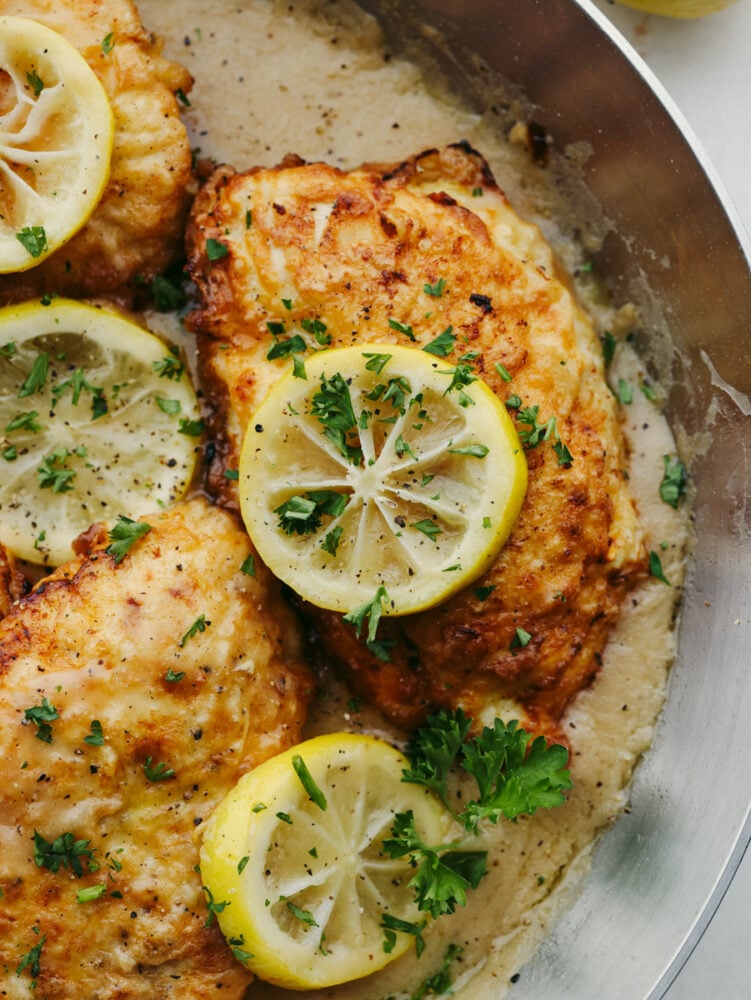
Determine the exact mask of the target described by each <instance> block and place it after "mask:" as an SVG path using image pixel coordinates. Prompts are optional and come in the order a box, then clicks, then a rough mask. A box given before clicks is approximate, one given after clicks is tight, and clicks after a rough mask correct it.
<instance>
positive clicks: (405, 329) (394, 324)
mask: <svg viewBox="0 0 751 1000" xmlns="http://www.w3.org/2000/svg"><path fill="white" fill-rule="evenodd" d="M389 326H390V327H391V329H392V330H396V331H397V333H403V334H404V336H405V337H408V338H409V339H410V340H416V339H417V338H416V337H415V334H414V331H413V329H412V327H411V326H409V325H408V324H405V323H399V322H398V320H395V319H390V320H389Z"/></svg>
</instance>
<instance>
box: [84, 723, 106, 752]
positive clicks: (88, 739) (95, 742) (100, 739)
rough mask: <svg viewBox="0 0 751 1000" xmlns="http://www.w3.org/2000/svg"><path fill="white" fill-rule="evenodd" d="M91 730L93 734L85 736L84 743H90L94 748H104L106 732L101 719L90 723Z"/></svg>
mask: <svg viewBox="0 0 751 1000" xmlns="http://www.w3.org/2000/svg"><path fill="white" fill-rule="evenodd" d="M89 729H90V730H91V733H90V734H89V735H88V736H84V738H83V741H84V743H88V744H89V746H92V747H103V746H104V731H103V729H102V723H101V722H100V721H99V719H92V720H91V722H90V723H89Z"/></svg>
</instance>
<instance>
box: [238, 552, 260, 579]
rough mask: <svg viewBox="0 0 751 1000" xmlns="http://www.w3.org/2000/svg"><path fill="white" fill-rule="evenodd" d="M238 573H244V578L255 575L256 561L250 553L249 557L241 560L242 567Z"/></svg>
mask: <svg viewBox="0 0 751 1000" xmlns="http://www.w3.org/2000/svg"><path fill="white" fill-rule="evenodd" d="M240 572H241V573H244V574H245V575H246V576H255V575H256V561H255V558H254V556H253V553H252V552H251V553H250V555H248V556H246V557H245V559H243V562H242V565H241V566H240Z"/></svg>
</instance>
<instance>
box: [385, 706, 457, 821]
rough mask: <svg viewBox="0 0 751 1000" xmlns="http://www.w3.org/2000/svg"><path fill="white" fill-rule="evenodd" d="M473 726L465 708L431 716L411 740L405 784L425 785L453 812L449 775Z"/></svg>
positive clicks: (409, 742) (407, 753) (404, 776)
mask: <svg viewBox="0 0 751 1000" xmlns="http://www.w3.org/2000/svg"><path fill="white" fill-rule="evenodd" d="M471 724H472V721H471V719H468V718H467V716H466V715H465V714H464V712H463V711H462V709H461V708H457V709H456V711H454V712H447V711H441V712H438V714H436V715H429V716H428V718H427V720H426V722H425V724H424V725H423V726H420V728H419V729H416V730H415V732H414V733H412V735H411V736H410V738H409V741H408V743H407V747H406V750H405V756H406V757H407V760H408V761H409V763H410V767H409V768H407V769H405V771H404V772H403V775H402V781H408V782H410V783H412V784H416V785H425V787H426V788H429V789H431V791H433V792H435V793H436V795H438V797H439V798H440V799H441V801H442V802H443V804H444V805H445V806H446V808H447V809H449V810H450V811H453V810H452V809H451V806H450V805H449V793H448V787H447V782H448V776H449V773H450V771H451V768H452V767H453V765H454V764H455V763H456V762H457V760H458V758H459V755H460V753H461V752H462V747H463V746H464V742H465V740H466V739H467V736H468V734H469V730H470V726H471Z"/></svg>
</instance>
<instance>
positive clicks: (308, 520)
mask: <svg viewBox="0 0 751 1000" xmlns="http://www.w3.org/2000/svg"><path fill="white" fill-rule="evenodd" d="M348 503H349V496H348V495H347V494H346V493H335V492H334V491H333V490H313V491H311V492H309V493H305V494H304V495H303V496H292V497H290V498H289V500H285V502H284V503H283V504H280V505H279V506H278V507H276V508H274V513H275V514H278V515H279V523H278V525H277V527H279V528H281V529H282V530H283V531H284V532H285V533H286V534H288V535H294V534H298V535H308V534H312V533H313V532H315V531H317V530H318V529H319V528H320V527H321V523H322V522H321V517H322V515H323V514H327V515H328V516H329V517H339V516H340V514H342V513H343V511H344V509H345V507H346V506H347V504H348Z"/></svg>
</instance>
